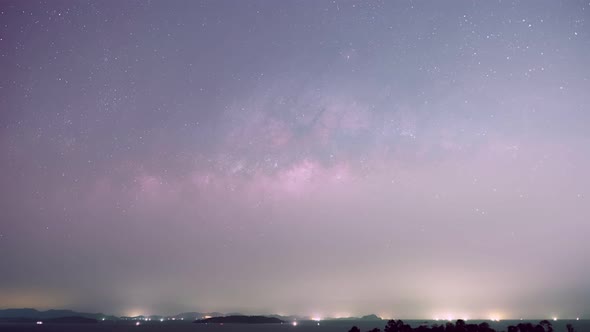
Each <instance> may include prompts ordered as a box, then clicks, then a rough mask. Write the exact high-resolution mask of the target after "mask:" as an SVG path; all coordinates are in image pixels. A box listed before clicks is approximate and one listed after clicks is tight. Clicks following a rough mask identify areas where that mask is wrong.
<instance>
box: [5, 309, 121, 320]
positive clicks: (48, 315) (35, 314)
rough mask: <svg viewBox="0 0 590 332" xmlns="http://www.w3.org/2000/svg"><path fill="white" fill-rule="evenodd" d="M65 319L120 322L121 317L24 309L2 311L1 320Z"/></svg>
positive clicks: (67, 311) (70, 311) (71, 311)
mask: <svg viewBox="0 0 590 332" xmlns="http://www.w3.org/2000/svg"><path fill="white" fill-rule="evenodd" d="M64 317H83V318H90V319H95V320H102V319H103V318H104V319H105V320H119V317H117V316H112V315H105V314H102V313H88V312H77V311H73V310H53V309H52V310H47V311H39V310H36V309H30V308H24V309H4V310H0V319H4V318H24V319H35V320H47V319H54V318H64Z"/></svg>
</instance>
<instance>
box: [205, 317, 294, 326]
mask: <svg viewBox="0 0 590 332" xmlns="http://www.w3.org/2000/svg"><path fill="white" fill-rule="evenodd" d="M194 322H195V323H200V324H208V323H215V324H217V323H220V324H282V323H286V322H285V321H284V320H281V319H278V318H275V317H266V316H243V315H231V316H220V317H211V318H205V319H197V320H195V321H194Z"/></svg>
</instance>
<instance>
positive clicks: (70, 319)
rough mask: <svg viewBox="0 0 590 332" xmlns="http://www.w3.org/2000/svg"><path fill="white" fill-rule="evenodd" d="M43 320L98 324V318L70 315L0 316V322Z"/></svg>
mask: <svg viewBox="0 0 590 332" xmlns="http://www.w3.org/2000/svg"><path fill="white" fill-rule="evenodd" d="M39 321H41V322H43V324H96V323H98V320H96V319H94V318H87V317H80V316H70V317H58V318H45V319H44V318H39V317H37V318H31V317H3V318H0V323H29V324H35V323H37V322H39Z"/></svg>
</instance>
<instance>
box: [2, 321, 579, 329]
mask: <svg viewBox="0 0 590 332" xmlns="http://www.w3.org/2000/svg"><path fill="white" fill-rule="evenodd" d="M404 322H405V323H407V324H410V325H411V326H412V327H417V326H420V325H429V326H430V325H434V324H439V325H440V324H444V323H445V322H443V321H433V320H404ZM481 322H482V321H478V320H469V321H467V323H468V324H473V323H475V324H479V323H481ZM487 322H488V323H489V324H490V327H492V328H493V329H495V330H496V331H506V330H507V327H508V326H509V325H517V324H518V323H521V322H531V323H534V324H536V323H538V322H539V320H524V321H520V320H503V321H499V322H495V321H494V322H492V321H487ZM136 323H137V322H135V321H117V322H108V321H105V322H99V323H97V324H43V325H36V324H31V323H0V331H1V332H12V331H22V332H84V331H89V332H107V331H113V332H128V331H129V332H160V331H162V332H163V331H171V332H189V331H191V332H348V330H350V328H351V327H352V326H357V327H359V328H360V330H361V331H363V332H364V331H369V330H371V329H373V328H375V327H378V328H380V329H381V330H383V328H384V327H385V324H386V323H387V321H354V320H350V321H349V320H347V321H320V322H315V321H301V322H297V326H294V325H293V324H291V323H289V324H194V323H192V322H186V321H175V322H171V321H164V322H159V321H149V322H140V324H139V325H136ZM551 323H552V324H553V327H554V330H555V332H566V331H567V330H566V325H567V324H572V325H573V326H574V329H575V331H576V332H590V320H557V321H551Z"/></svg>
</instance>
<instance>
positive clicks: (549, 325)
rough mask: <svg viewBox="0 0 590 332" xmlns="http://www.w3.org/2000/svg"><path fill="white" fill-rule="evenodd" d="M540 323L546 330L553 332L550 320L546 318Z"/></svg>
mask: <svg viewBox="0 0 590 332" xmlns="http://www.w3.org/2000/svg"><path fill="white" fill-rule="evenodd" d="M539 325H541V326H543V328H544V329H545V331H546V332H553V325H551V322H550V321H548V320H546V319H544V320H542V321H540V322H539Z"/></svg>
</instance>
